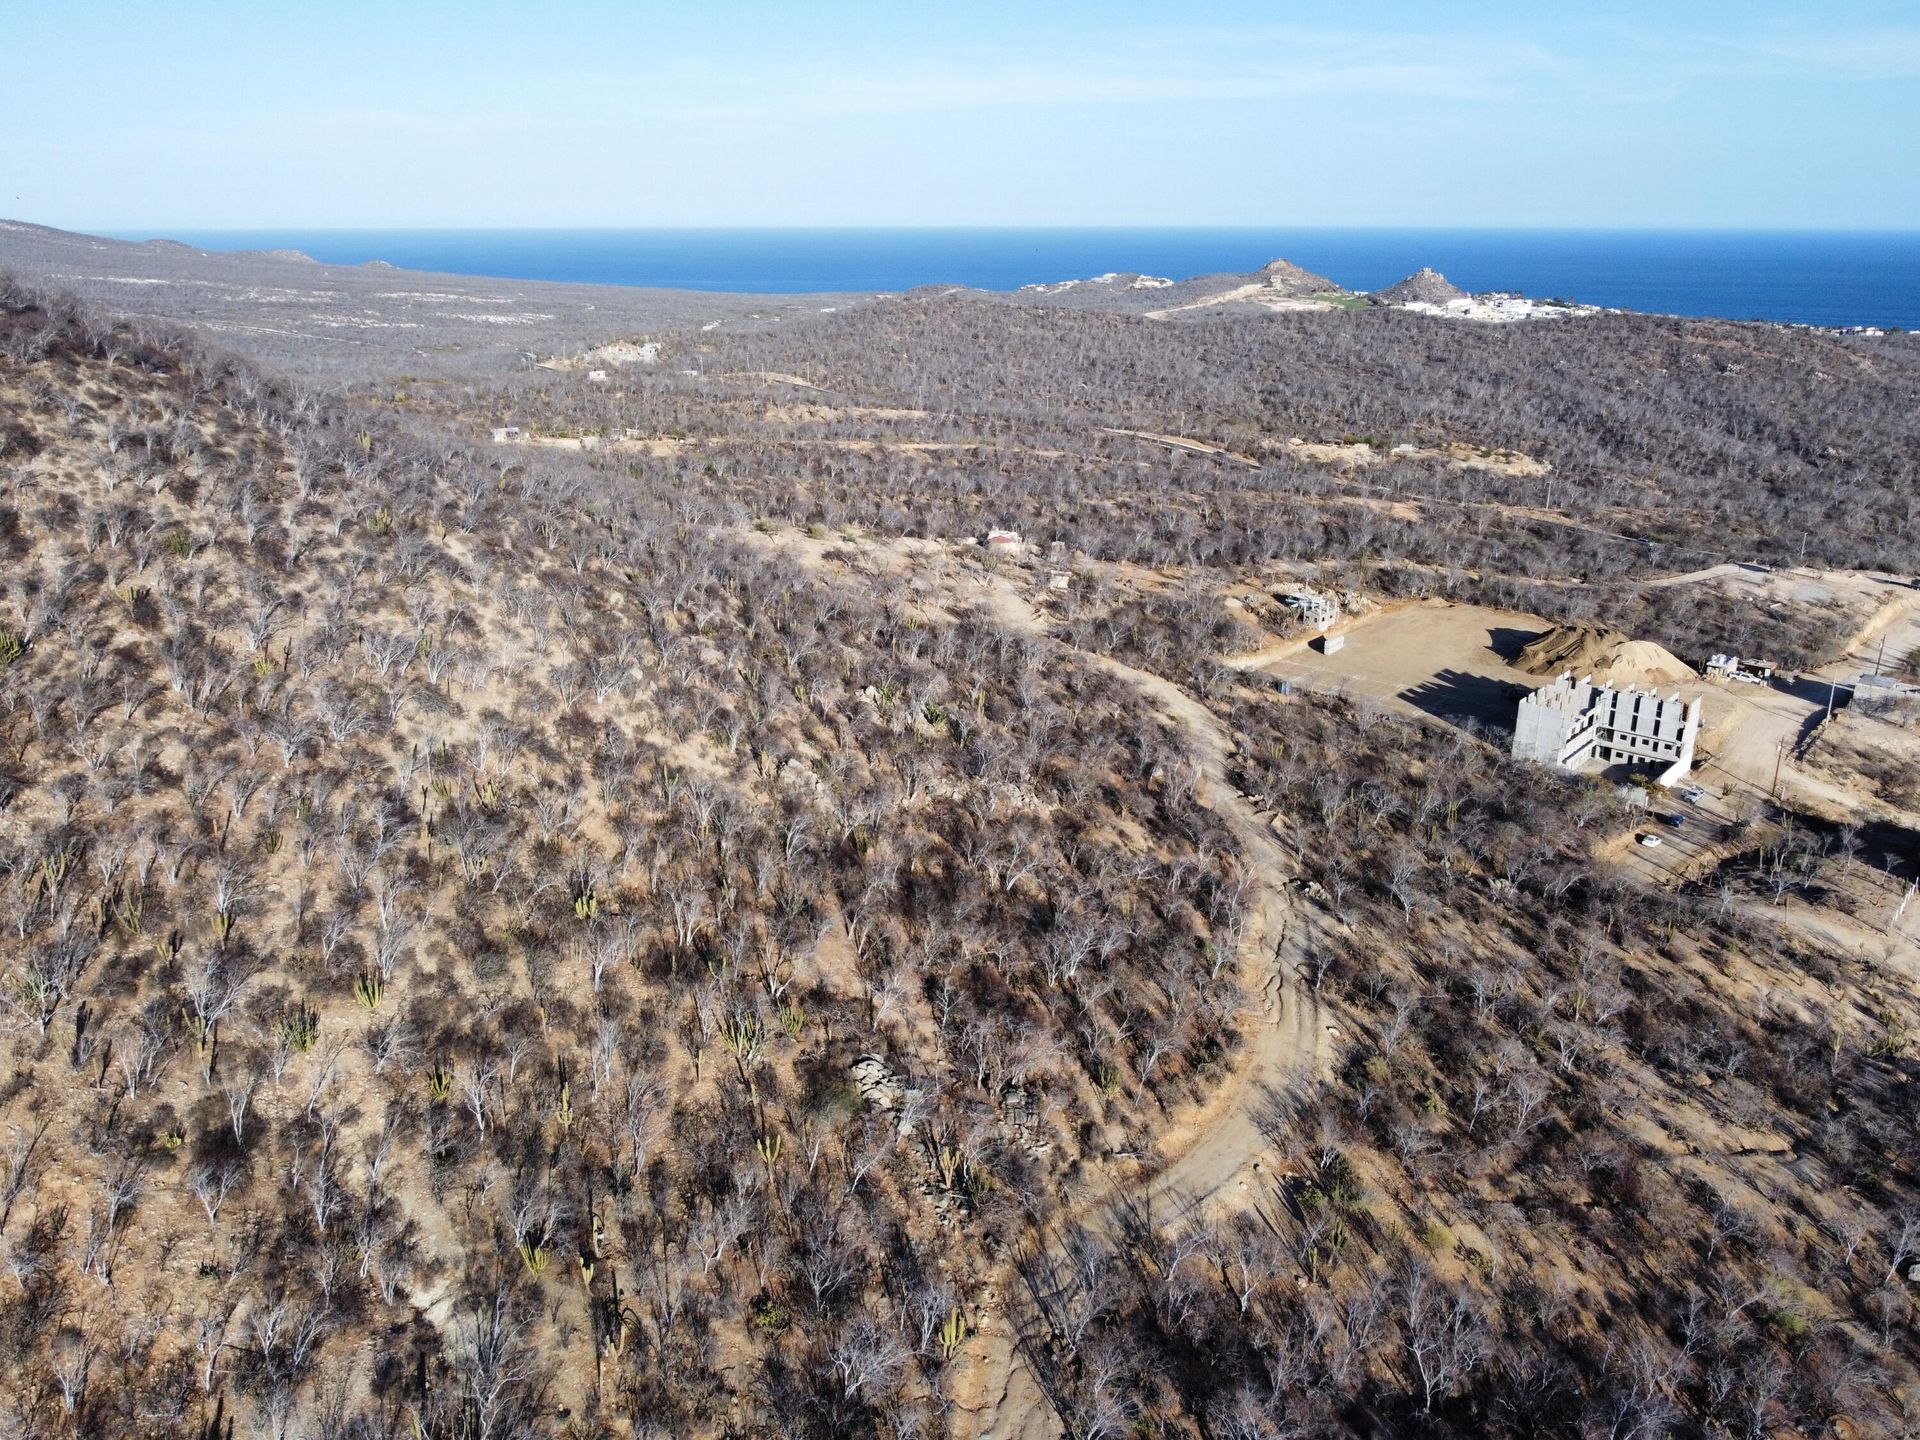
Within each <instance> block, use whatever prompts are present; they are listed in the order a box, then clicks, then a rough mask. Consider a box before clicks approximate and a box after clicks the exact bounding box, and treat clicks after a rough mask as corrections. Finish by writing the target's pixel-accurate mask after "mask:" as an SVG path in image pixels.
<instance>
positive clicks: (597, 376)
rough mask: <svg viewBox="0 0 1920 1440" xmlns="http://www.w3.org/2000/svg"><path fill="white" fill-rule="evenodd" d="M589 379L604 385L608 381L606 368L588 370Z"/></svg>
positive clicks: (596, 383)
mask: <svg viewBox="0 0 1920 1440" xmlns="http://www.w3.org/2000/svg"><path fill="white" fill-rule="evenodd" d="M587 379H588V380H589V381H591V382H592V383H593V384H595V385H604V384H606V383H607V372H606V371H604V370H589V371H587Z"/></svg>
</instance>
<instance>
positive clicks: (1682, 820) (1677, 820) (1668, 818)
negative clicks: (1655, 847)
mask: <svg viewBox="0 0 1920 1440" xmlns="http://www.w3.org/2000/svg"><path fill="white" fill-rule="evenodd" d="M1660 823H1661V824H1662V825H1671V826H1672V827H1673V828H1674V829H1676V830H1678V829H1679V828H1680V827H1681V826H1682V825H1684V824H1686V823H1687V817H1686V816H1684V815H1674V814H1666V815H1662V816H1661V817H1660Z"/></svg>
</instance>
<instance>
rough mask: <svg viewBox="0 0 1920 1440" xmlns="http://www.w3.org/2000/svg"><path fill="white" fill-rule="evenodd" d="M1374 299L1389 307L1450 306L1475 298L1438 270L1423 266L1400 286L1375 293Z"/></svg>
mask: <svg viewBox="0 0 1920 1440" xmlns="http://www.w3.org/2000/svg"><path fill="white" fill-rule="evenodd" d="M1373 298H1374V299H1375V300H1378V301H1381V302H1382V303H1384V304H1387V305H1448V304H1451V303H1452V302H1453V301H1455V300H1469V299H1472V298H1473V297H1472V296H1470V295H1468V294H1467V292H1466V291H1464V290H1462V289H1461V288H1460V287H1459V286H1458V285H1455V284H1454V283H1453V282H1452V281H1450V280H1448V279H1447V277H1446V276H1444V275H1442V274H1441V273H1440V272H1439V271H1438V270H1435V269H1433V268H1432V267H1431V266H1428V265H1423V266H1421V267H1420V268H1419V269H1418V270H1416V271H1414V272H1413V274H1411V275H1409V276H1408V277H1407V278H1406V279H1404V280H1402V281H1401V282H1400V283H1399V284H1397V285H1389V286H1388V287H1387V288H1386V289H1384V290H1376V291H1374V292H1373Z"/></svg>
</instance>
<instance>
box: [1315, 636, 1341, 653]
mask: <svg viewBox="0 0 1920 1440" xmlns="http://www.w3.org/2000/svg"><path fill="white" fill-rule="evenodd" d="M1313 643H1314V644H1315V645H1316V646H1318V647H1319V649H1320V653H1321V654H1322V655H1333V654H1337V653H1338V652H1339V651H1341V650H1344V649H1346V646H1347V637H1346V636H1344V635H1322V636H1321V637H1320V638H1319V639H1318V640H1316V641H1314V642H1313Z"/></svg>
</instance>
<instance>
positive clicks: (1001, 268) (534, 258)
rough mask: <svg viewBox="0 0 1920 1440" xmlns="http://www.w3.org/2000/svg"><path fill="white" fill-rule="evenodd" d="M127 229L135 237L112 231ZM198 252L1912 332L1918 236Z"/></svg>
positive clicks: (754, 240)
mask: <svg viewBox="0 0 1920 1440" xmlns="http://www.w3.org/2000/svg"><path fill="white" fill-rule="evenodd" d="M116 233H117V234H119V235H120V236H122V238H126V239H135V240H138V239H148V238H151V236H150V235H149V234H137V233H133V232H127V231H119V232H116ZM166 238H169V239H174V240H180V241H184V242H185V243H187V244H189V245H196V246H199V247H200V248H202V249H208V250H239V249H281V248H285V249H294V250H301V251H304V252H305V253H306V254H308V255H311V256H313V258H314V259H316V260H322V261H326V262H328V263H331V264H342V265H353V264H359V263H361V262H363V261H367V260H385V261H388V262H389V263H391V264H394V265H399V266H403V267H405V268H407V269H412V270H434V271H442V272H448V273H452V274H458V275H488V276H501V277H507V278H512V279H522V280H564V281H575V282H581V283H588V284H598V285H648V286H664V287H668V288H672V289H683V290H729V291H744V292H751V293H768V294H808V293H822V292H846V291H870V290H889V291H898V290H905V289H910V288H911V287H913V286H916V285H932V284H957V285H971V286H977V287H980V288H983V289H991V290H1011V289H1015V288H1017V287H1018V286H1021V285H1027V284H1032V283H1036V282H1043V281H1052V280H1065V279H1069V278H1074V277H1085V276H1091V275H1100V274H1105V273H1107V272H1109V271H1116V270H1117V271H1139V272H1141V273H1143V274H1148V275H1164V276H1168V277H1170V278H1173V279H1185V278H1187V277H1188V276H1192V275H1207V274H1216V273H1222V272H1236V273H1243V272H1246V271H1249V270H1254V269H1257V268H1258V267H1259V266H1261V265H1263V264H1265V263H1266V262H1267V261H1269V260H1272V259H1275V258H1276V257H1282V256H1284V257H1285V258H1286V259H1289V260H1292V261H1294V262H1295V263H1296V264H1299V265H1304V266H1305V267H1306V268H1307V269H1309V270H1313V271H1317V272H1319V273H1320V274H1323V275H1326V276H1328V277H1329V278H1331V279H1333V280H1335V281H1337V282H1339V283H1340V284H1342V285H1346V286H1348V287H1350V288H1352V289H1356V290H1374V289H1379V288H1381V287H1383V286H1386V285H1390V284H1392V283H1393V282H1394V281H1396V280H1398V279H1401V278H1402V277H1403V276H1405V275H1408V274H1410V273H1411V272H1412V271H1414V270H1416V269H1418V268H1419V267H1420V266H1422V265H1431V266H1433V267H1434V268H1435V269H1437V270H1439V271H1441V272H1442V273H1444V274H1445V275H1446V276H1447V278H1448V279H1450V280H1452V281H1453V282H1454V283H1455V284H1456V285H1459V286H1461V287H1462V288H1464V289H1467V290H1472V291H1483V290H1513V291H1518V292H1520V293H1522V294H1525V295H1531V296H1535V297H1537V298H1564V299H1571V300H1579V301H1583V302H1586V303H1589V304H1595V305H1607V306H1619V307H1623V308H1626V309H1630V310H1650V311H1657V312H1661V313H1666V314H1675V315H1713V316H1721V317H1724V318H1728V319H1734V320H1784V321H1798V322H1801V323H1804V324H1810V325H1879V326H1898V327H1900V328H1903V329H1920V232H1878V231H1875V232H1867V231H1860V232H1854V231H1647V230H1335V229H1290V230H1289V229H1282V230H1271V229H1019V230H1015V229H941V230H932V229H899V230H888V229H859V230H854V229H845V230H836V229H808V230H782V229H754V230H718V229H685V230H297V229H296V230H212V231H173V232H169V233H168V235H167V237H166Z"/></svg>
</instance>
